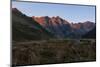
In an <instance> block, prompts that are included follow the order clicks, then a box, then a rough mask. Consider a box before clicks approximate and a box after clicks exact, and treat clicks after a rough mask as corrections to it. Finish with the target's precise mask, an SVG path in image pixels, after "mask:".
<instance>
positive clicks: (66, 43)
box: [12, 39, 96, 65]
mask: <svg viewBox="0 0 100 67" xmlns="http://www.w3.org/2000/svg"><path fill="white" fill-rule="evenodd" d="M95 60H96V42H95V40H94V39H92V40H80V41H77V40H48V41H43V42H42V41H37V42H34V41H33V42H28V43H27V42H23V43H17V42H16V43H13V44H12V63H13V65H28V64H51V63H67V62H81V61H95Z"/></svg>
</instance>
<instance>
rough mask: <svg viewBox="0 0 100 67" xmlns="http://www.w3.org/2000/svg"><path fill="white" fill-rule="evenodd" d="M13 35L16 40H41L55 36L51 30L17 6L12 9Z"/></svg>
mask: <svg viewBox="0 0 100 67" xmlns="http://www.w3.org/2000/svg"><path fill="white" fill-rule="evenodd" d="M12 35H13V36H12V37H13V40H16V41H20V40H21V41H23V40H41V39H48V38H52V37H53V34H52V33H51V32H49V31H47V30H46V29H45V28H43V27H42V26H41V25H40V24H38V23H37V22H36V21H34V20H33V19H32V18H31V17H28V16H26V15H24V14H22V13H21V12H20V11H19V10H17V9H16V8H13V9H12Z"/></svg>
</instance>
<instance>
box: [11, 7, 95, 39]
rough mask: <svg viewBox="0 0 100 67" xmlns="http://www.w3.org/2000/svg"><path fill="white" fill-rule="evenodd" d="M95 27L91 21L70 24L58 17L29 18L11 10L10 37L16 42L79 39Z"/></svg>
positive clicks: (14, 9)
mask: <svg viewBox="0 0 100 67" xmlns="http://www.w3.org/2000/svg"><path fill="white" fill-rule="evenodd" d="M95 27H96V24H95V23H94V22H91V21H86V22H78V23H72V22H69V21H67V20H65V19H63V18H61V17H60V16H54V17H49V16H41V17H36V16H32V17H29V16H26V15H25V14H23V13H22V12H21V11H19V10H18V9H17V8H12V35H13V36H12V37H13V40H16V41H19V40H41V39H50V38H58V39H59V38H81V37H83V36H85V35H86V34H88V33H89V32H90V31H92V30H93V31H94V33H95V29H94V28H95ZM89 35H90V36H91V34H89ZM93 35H94V36H95V34H93Z"/></svg>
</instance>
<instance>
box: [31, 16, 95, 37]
mask: <svg viewBox="0 0 100 67" xmlns="http://www.w3.org/2000/svg"><path fill="white" fill-rule="evenodd" d="M32 18H33V19H34V20H35V21H37V22H38V23H39V24H40V25H41V26H43V27H44V28H45V29H47V30H49V31H51V32H52V33H53V34H55V36H56V37H57V38H80V37H81V36H83V35H84V34H85V33H87V32H88V31H90V30H91V29H92V28H93V27H95V23H93V22H90V21H86V22H79V23H71V22H68V21H67V20H64V19H62V18H61V17H59V16H56V17H48V16H42V17H35V16H33V17H32Z"/></svg>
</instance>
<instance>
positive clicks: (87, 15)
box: [12, 1, 95, 23]
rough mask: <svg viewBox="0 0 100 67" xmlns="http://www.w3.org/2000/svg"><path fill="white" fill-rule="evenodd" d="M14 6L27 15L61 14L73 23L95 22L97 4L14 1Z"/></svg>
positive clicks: (50, 15)
mask: <svg viewBox="0 0 100 67" xmlns="http://www.w3.org/2000/svg"><path fill="white" fill-rule="evenodd" d="M12 8H17V9H18V10H19V11H21V12H22V13H24V14H26V15H27V16H49V17H52V16H60V17H61V18H63V19H65V20H67V21H69V22H73V23H78V22H85V21H92V22H95V6H82V5H71V4H70V5H68V4H53V3H36V2H15V1H12Z"/></svg>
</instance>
